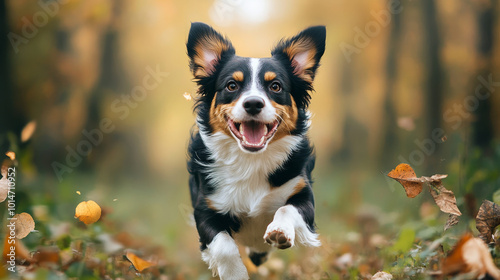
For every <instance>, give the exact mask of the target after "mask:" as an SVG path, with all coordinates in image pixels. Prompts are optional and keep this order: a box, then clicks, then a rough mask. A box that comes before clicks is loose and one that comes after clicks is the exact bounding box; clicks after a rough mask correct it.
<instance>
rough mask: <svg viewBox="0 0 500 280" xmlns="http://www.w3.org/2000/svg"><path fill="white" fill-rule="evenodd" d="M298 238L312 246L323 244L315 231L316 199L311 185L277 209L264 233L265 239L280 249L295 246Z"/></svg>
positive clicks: (304, 243)
mask: <svg viewBox="0 0 500 280" xmlns="http://www.w3.org/2000/svg"><path fill="white" fill-rule="evenodd" d="M296 239H297V240H298V241H299V243H301V244H303V245H306V246H310V247H318V246H320V245H321V242H320V241H319V240H318V234H317V233H315V232H314V199H313V196H312V190H311V188H310V187H309V186H307V187H305V188H303V189H302V191H301V192H299V193H297V194H296V195H294V196H292V197H291V198H290V199H289V200H288V201H287V204H286V205H285V206H282V207H280V208H279V209H278V210H277V211H276V213H275V214H274V219H273V221H272V222H271V223H270V224H269V226H267V229H266V233H265V234H264V240H265V241H266V242H267V243H269V244H271V245H272V246H274V247H277V248H278V249H286V248H289V247H292V246H294V245H295V240H296Z"/></svg>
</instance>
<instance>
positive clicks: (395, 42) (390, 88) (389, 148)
mask: <svg viewBox="0 0 500 280" xmlns="http://www.w3.org/2000/svg"><path fill="white" fill-rule="evenodd" d="M388 2H389V3H390V2H391V0H389V1H388ZM401 22H402V21H401V13H394V14H393V15H392V21H391V31H390V35H389V40H388V42H387V60H386V66H385V69H386V85H385V87H386V89H385V92H386V93H385V102H384V109H385V110H384V111H385V114H386V115H385V127H384V130H385V132H384V133H385V135H384V141H383V143H384V144H383V147H382V149H380V151H381V154H380V156H379V157H378V159H380V160H383V159H387V160H386V161H387V164H389V166H392V165H393V164H394V160H395V156H396V154H395V151H397V147H396V146H395V145H397V143H398V141H397V130H398V126H397V117H398V116H397V115H396V111H395V107H396V104H394V86H395V83H396V80H397V58H398V55H399V49H400V44H399V41H400V37H401Z"/></svg>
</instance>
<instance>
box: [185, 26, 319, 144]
mask: <svg viewBox="0 0 500 280" xmlns="http://www.w3.org/2000/svg"><path fill="white" fill-rule="evenodd" d="M325 37H326V29H325V27H324V26H315V27H310V28H307V29H305V30H303V31H302V32H300V33H299V34H298V35H296V36H294V37H292V38H290V39H287V40H281V41H280V42H279V43H278V45H277V46H276V47H275V48H274V49H273V51H272V52H271V57H268V58H247V57H240V56H237V55H235V50H234V48H233V46H232V44H231V42H230V41H229V40H228V39H227V38H225V37H223V36H222V35H220V34H219V33H217V32H216V31H215V30H213V29H212V28H211V27H210V26H208V25H206V24H204V23H193V24H192V25H191V30H190V32H189V38H188V42H187V51H188V55H189V58H190V60H191V61H190V67H191V71H192V73H193V75H194V77H195V79H196V82H197V83H198V85H199V87H200V88H199V93H200V98H199V99H198V103H197V110H198V122H201V123H202V124H203V126H204V127H205V129H207V130H208V131H209V133H211V134H214V133H217V132H222V133H225V134H227V135H229V136H232V137H234V139H235V141H237V142H238V145H239V147H240V148H241V149H242V150H243V151H245V152H250V153H254V152H259V151H264V150H265V149H266V148H267V146H268V144H269V143H270V142H272V141H277V140H279V139H280V138H283V137H285V136H287V135H291V134H300V133H303V132H301V131H298V128H299V127H303V125H302V124H299V123H298V122H299V121H304V120H299V118H300V114H301V113H302V114H303V112H304V111H305V109H306V108H307V106H308V105H309V99H310V94H309V93H310V91H311V90H312V82H313V80H314V76H315V73H316V69H317V68H318V66H319V61H320V59H321V56H322V55H323V52H324V51H325Z"/></svg>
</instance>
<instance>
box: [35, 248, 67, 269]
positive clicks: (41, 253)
mask: <svg viewBox="0 0 500 280" xmlns="http://www.w3.org/2000/svg"><path fill="white" fill-rule="evenodd" d="M60 260H61V257H60V250H59V248H58V247H54V246H50V247H41V248H40V249H38V250H37V251H36V252H35V253H34V254H33V262H34V263H36V264H38V265H39V266H41V267H47V268H56V267H57V266H58V264H59V263H60Z"/></svg>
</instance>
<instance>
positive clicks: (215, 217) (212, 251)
mask: <svg viewBox="0 0 500 280" xmlns="http://www.w3.org/2000/svg"><path fill="white" fill-rule="evenodd" d="M194 218H195V220H196V227H197V229H198V234H199V235H200V242H201V255H202V259H203V261H205V262H206V263H207V264H208V267H209V269H211V270H212V272H213V274H214V276H215V275H219V277H220V279H223V280H242V279H248V272H247V269H246V267H245V265H244V264H243V261H242V260H241V257H240V252H239V250H238V246H237V245H236V242H235V241H234V239H233V238H232V237H231V235H230V234H229V232H231V231H232V230H231V229H235V228H238V221H237V220H235V219H234V217H232V216H230V215H228V214H226V215H223V214H219V213H216V212H215V211H214V210H213V209H210V208H209V207H208V205H207V204H206V201H205V200H199V203H198V204H197V206H196V208H195V211H194Z"/></svg>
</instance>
